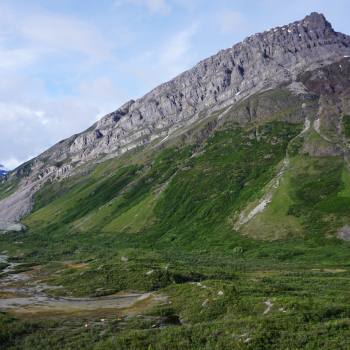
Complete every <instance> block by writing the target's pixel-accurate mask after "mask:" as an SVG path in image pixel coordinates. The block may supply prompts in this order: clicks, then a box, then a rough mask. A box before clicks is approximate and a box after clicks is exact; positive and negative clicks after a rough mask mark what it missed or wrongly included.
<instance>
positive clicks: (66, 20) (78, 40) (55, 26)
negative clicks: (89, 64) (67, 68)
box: [17, 13, 111, 59]
mask: <svg viewBox="0 0 350 350" xmlns="http://www.w3.org/2000/svg"><path fill="white" fill-rule="evenodd" d="M17 29H18V31H19V33H20V34H21V35H22V36H23V37H24V38H25V39H27V40H28V41H29V44H33V45H34V46H38V47H39V48H40V49H41V50H47V51H54V52H66V51H70V52H80V53H82V54H85V55H87V56H89V57H91V58H94V59H104V58H106V57H108V55H109V53H110V52H109V51H110V48H111V45H110V44H109V43H107V42H106V40H105V39H104V37H103V35H102V34H101V33H99V31H98V30H97V29H96V28H95V27H94V26H92V25H91V24H89V23H87V22H84V21H82V20H79V19H76V18H74V17H71V16H63V15H57V14H51V13H37V14H34V15H31V16H28V17H25V18H24V19H23V21H21V22H20V23H19V24H18V27H17Z"/></svg>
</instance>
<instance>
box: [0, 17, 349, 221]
mask: <svg viewBox="0 0 350 350" xmlns="http://www.w3.org/2000/svg"><path fill="white" fill-rule="evenodd" d="M348 55H350V37H349V36H347V35H344V34H341V33H337V32H335V31H334V30H333V28H332V26H331V25H330V23H329V22H327V20H326V19H325V18H324V16H323V15H321V14H318V13H312V14H311V15H309V16H307V17H305V18H304V19H303V20H301V21H298V22H294V23H291V24H289V25H286V26H283V27H277V28H273V29H271V30H268V31H265V32H263V33H258V34H255V35H252V36H250V37H248V38H246V39H245V40H244V41H243V42H241V43H238V44H236V45H234V46H233V47H232V48H229V49H226V50H222V51H220V52H219V53H217V54H216V55H214V56H212V57H209V58H207V59H205V60H203V61H201V62H199V63H198V64H197V65H196V66H194V67H193V68H192V69H190V70H188V71H186V72H184V73H182V74H180V75H179V76H177V77H176V78H174V79H172V80H170V81H169V82H167V83H164V84H162V85H160V86H158V87H156V88H155V89H154V90H152V91H151V92H149V93H148V94H146V95H145V96H143V97H142V98H140V99H137V100H135V101H134V100H131V101H129V102H127V103H126V104H124V105H123V106H122V107H120V108H119V109H118V110H116V111H115V112H113V113H110V114H108V115H106V116H105V117H103V118H102V119H101V120H100V121H98V122H97V123H95V124H94V125H92V126H91V127H90V128H89V129H87V130H86V131H84V132H82V133H80V134H78V135H73V136H72V137H70V138H68V139H66V140H63V141H61V142H59V143H58V144H56V145H55V146H53V147H52V148H50V149H49V150H47V151H46V152H44V153H43V154H41V155H39V156H38V157H36V158H35V159H33V160H31V161H30V162H28V163H26V164H24V165H22V166H20V167H19V168H18V169H16V176H20V177H22V180H21V183H20V184H19V187H18V190H17V191H16V192H15V193H14V194H12V195H11V196H9V197H7V198H5V199H3V200H2V201H1V202H0V219H2V220H6V221H10V222H11V221H18V220H19V219H20V218H21V217H23V216H24V215H26V214H27V213H29V212H30V210H31V208H32V198H33V194H34V193H35V192H36V191H38V189H40V188H41V186H42V185H43V184H44V183H45V182H46V181H48V180H50V181H52V180H59V179H61V178H64V177H66V176H69V175H71V174H72V172H74V169H76V167H77V166H78V165H81V164H83V163H85V162H89V161H97V160H100V159H101V158H104V159H105V158H111V157H115V156H117V155H120V154H122V153H124V152H126V151H128V150H131V149H133V148H135V147H137V146H141V145H145V144H147V143H149V142H151V141H152V140H154V139H157V138H159V137H162V138H164V137H165V136H167V135H170V134H171V133H173V132H174V131H176V130H177V129H179V128H182V127H184V126H189V125H191V124H192V123H193V122H195V121H196V120H198V119H199V118H202V117H205V116H206V115H208V114H209V113H210V112H212V111H214V110H218V109H221V108H223V107H225V106H228V105H231V104H234V103H236V102H238V101H241V100H243V99H245V98H247V97H249V96H251V95H253V94H255V93H256V92H259V91H264V90H268V89H271V88H274V87H276V86H279V85H281V84H287V85H289V87H290V89H291V90H292V91H294V92H295V93H302V92H304V91H303V89H304V86H302V85H301V84H297V85H296V84H293V82H295V81H296V80H297V77H298V75H299V74H300V73H302V72H305V71H308V70H313V69H316V68H318V67H321V66H322V65H325V64H329V63H332V62H335V61H337V60H339V59H340V58H342V57H344V56H348ZM246 122H248V120H247V121H246ZM12 176H14V174H12ZM10 177H11V174H10Z"/></svg>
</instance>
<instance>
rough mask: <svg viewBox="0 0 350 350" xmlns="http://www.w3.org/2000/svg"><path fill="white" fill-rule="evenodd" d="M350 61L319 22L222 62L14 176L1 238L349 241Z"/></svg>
mask: <svg viewBox="0 0 350 350" xmlns="http://www.w3.org/2000/svg"><path fill="white" fill-rule="evenodd" d="M349 54H350V38H349V37H348V36H346V35H344V34H340V33H337V32H335V31H334V30H333V28H332V27H331V25H330V24H329V23H328V22H327V21H326V20H325V18H324V17H323V16H322V15H320V14H317V13H312V14H311V15H310V16H307V17H306V18H305V19H304V20H302V21H300V22H295V23H292V24H290V25H288V26H284V27H279V28H274V29H272V30H269V31H267V32H263V33H259V34H256V35H254V36H251V37H249V38H247V39H245V40H244V41H243V42H242V43H239V44H237V45H235V46H233V47H232V48H231V49H227V50H224V51H221V52H219V53H218V54H217V55H215V56H213V57H210V58H209V59H206V60H204V61H202V62H200V63H199V64H198V65H196V66H195V67H194V68H193V69H191V70H189V71H187V72H185V73H183V74H181V75H180V76H178V77H176V78H175V79H173V80H171V81H169V82H167V83H165V84H163V85H161V86H159V87H157V88H156V89H154V90H153V91H151V92H150V93H149V94H147V95H145V96H144V97H143V98H141V99H139V100H137V101H130V102H128V103H126V104H125V105H124V106H122V107H121V108H120V109H118V110H117V111H116V112H113V113H111V114H109V115H107V116H105V117H103V118H102V119H101V120H100V121H99V122H97V123H96V124H94V125H93V126H91V128H89V129H88V130H86V131H85V132H83V133H81V134H78V135H74V136H72V137H70V138H69V139H67V140H64V141H61V142H60V143H58V144H57V145H55V146H53V147H52V148H51V149H49V150H47V151H46V152H44V153H43V154H41V155H40V156H38V157H37V158H34V159H33V160H31V161H29V162H27V163H25V164H23V165H22V166H20V167H18V168H17V169H16V170H15V171H13V172H11V173H10V175H9V176H8V177H7V180H6V181H3V182H2V183H1V187H0V188H1V194H0V196H1V197H0V198H2V200H1V201H0V221H1V222H2V227H3V229H6V227H13V223H14V222H17V221H18V220H21V219H23V222H24V223H25V224H26V225H27V226H28V228H29V230H34V231H35V230H47V229H48V228H50V229H52V230H54V229H63V227H64V230H70V231H83V232H84V231H89V232H90V231H91V232H94V233H98V232H101V231H103V232H124V231H127V232H129V233H137V232H142V233H144V234H146V235H143V237H149V238H150V239H154V240H156V241H159V242H164V243H166V244H167V243H168V242H173V241H176V242H183V241H184V242H186V244H190V245H191V244H195V242H196V237H197V238H200V239H201V240H204V241H207V240H208V241H210V242H211V244H213V243H214V242H218V241H220V242H222V240H221V239H224V237H225V235H230V233H232V232H234V231H239V232H241V233H243V234H246V235H249V236H252V237H254V238H258V239H259V238H261V239H273V238H281V237H287V236H290V235H305V234H308V233H310V232H313V230H316V231H318V232H322V234H325V235H333V236H334V235H338V237H342V238H345V239H346V238H347V237H348V236H349V227H350V226H349V225H350V222H348V214H349V212H348V210H347V209H346V208H348V207H349V206H348V204H349V203H350V202H349V198H350V195H349V193H348V191H350V189H349V188H348V185H349V181H350V179H349V171H348V153H349V151H348V149H349V148H348V137H349V124H350V122H349V120H348V119H349V118H350V117H349V115H350V107H349V86H350V84H349V77H350V74H349V65H350V62H349V61H350V59H349V58H348V56H349ZM326 169H328V171H326ZM330 170H332V171H330ZM331 218H332V219H331ZM15 227H20V229H23V226H21V225H20V226H18V225H17V226H15ZM221 236H222V237H221ZM220 237H221V238H220Z"/></svg>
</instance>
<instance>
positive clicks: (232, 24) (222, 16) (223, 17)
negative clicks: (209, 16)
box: [216, 11, 246, 34]
mask: <svg viewBox="0 0 350 350" xmlns="http://www.w3.org/2000/svg"><path fill="white" fill-rule="evenodd" d="M216 24H217V26H218V27H219V30H220V31H221V33H224V34H231V33H236V32H241V31H243V30H244V29H245V27H246V21H245V18H244V16H243V14H242V13H240V12H237V11H224V12H220V13H219V14H217V15H216Z"/></svg>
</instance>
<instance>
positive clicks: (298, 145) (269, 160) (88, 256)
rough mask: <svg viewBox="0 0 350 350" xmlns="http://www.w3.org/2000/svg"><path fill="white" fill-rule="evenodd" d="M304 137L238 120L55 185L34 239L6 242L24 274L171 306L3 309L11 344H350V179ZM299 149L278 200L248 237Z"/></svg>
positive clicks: (46, 190)
mask: <svg viewBox="0 0 350 350" xmlns="http://www.w3.org/2000/svg"><path fill="white" fill-rule="evenodd" d="M281 94H282V97H281V96H276V95H274V94H273V93H271V92H269V94H267V95H266V96H265V97H264V98H266V99H269V100H270V99H274V98H276V101H280V100H281V99H282V98H283V96H284V94H285V92H283V93H281ZM253 102H254V101H253ZM253 102H251V103H252V105H251V106H253V107H254V108H257V106H258V105H259V106H260V107H261V106H263V105H264V104H263V103H262V102H261V101H260V102H254V103H253ZM292 102H293V101H292ZM292 102H291V103H292ZM293 103H294V102H293ZM281 108H282V106H278V108H277V107H276V112H275V111H272V113H271V116H272V117H271V119H276V118H277V116H276V113H278V112H277V110H278V109H279V110H281ZM284 111H285V113H286V114H285V115H287V116H289V115H290V114H291V113H294V112H295V110H293V109H290V106H289V104H286V105H285V109H284ZM282 117H283V115H278V118H277V119H283V118H282ZM266 120H270V118H266ZM205 127H206V124H205V123H202V124H201V125H200V128H199V129H198V130H197V132H198V134H200V135H202V134H203V133H204V132H206V131H207V130H204V131H203V128H205ZM301 129H302V126H301V125H299V124H292V123H287V122H283V121H271V122H262V121H261V120H260V121H259V123H257V124H251V125H248V126H247V127H245V128H243V127H240V126H238V125H237V124H234V123H232V122H231V120H230V116H228V120H226V121H225V123H223V125H221V126H216V129H215V130H214V131H210V133H209V134H210V135H209V137H205V138H202V137H199V136H198V137H197V136H196V134H195V132H193V133H192V134H191V137H190V139H191V142H181V143H179V144H176V142H173V143H172V144H171V146H169V147H165V148H163V149H161V150H157V149H153V150H150V149H148V150H140V151H135V152H134V153H133V154H132V155H131V156H129V158H125V159H124V160H123V159H119V160H110V161H107V162H104V163H101V164H99V165H98V166H97V167H96V168H94V169H89V171H87V175H86V176H83V177H81V176H80V177H78V176H77V177H74V178H69V179H66V180H64V181H62V182H56V183H53V184H47V185H46V186H44V187H43V188H42V189H41V190H40V191H39V192H38V194H37V196H36V198H35V207H34V211H33V213H32V214H30V215H29V216H28V217H27V218H26V219H25V220H24V223H25V224H26V225H27V226H28V227H29V231H28V232H27V233H25V234H20V233H15V234H7V235H0V246H1V250H6V251H7V252H8V254H10V255H11V256H12V259H16V262H19V263H22V264H24V265H22V268H23V269H25V268H26V269H30V268H31V267H30V266H32V265H34V264H36V265H39V264H40V265H41V268H42V279H43V281H44V282H46V283H48V284H52V285H61V286H63V288H61V289H54V290H52V291H51V293H52V294H54V295H56V296H59V295H64V296H87V295H90V296H101V295H110V294H112V293H116V292H120V291H153V292H155V293H159V294H161V295H166V296H168V298H169V301H170V302H171V303H167V304H165V305H158V306H156V307H154V308H151V309H147V310H144V311H143V312H142V313H141V315H140V314H137V313H136V314H131V315H130V316H128V317H124V318H121V319H120V318H118V317H116V316H115V315H113V317H111V316H109V317H108V318H107V320H106V321H104V322H102V321H101V320H100V318H101V316H100V315H101V312H100V313H99V315H96V316H91V315H88V316H87V315H79V314H75V315H73V316H67V315H65V316H60V317H51V318H50V319H49V320H48V319H47V318H45V317H39V316H37V315H33V316H32V317H30V318H28V319H26V318H23V317H21V316H16V317H14V316H12V315H10V314H5V313H2V314H0V344H1V345H2V347H3V348H5V349H13V350H14V349H72V348H75V349H118V350H119V349H254V350H256V349H261V350H269V349H271V350H273V349H276V350H277V349H348V344H349V342H350V306H349V303H348V300H349V297H350V264H349V261H350V260H349V258H350V250H349V248H350V245H349V242H343V241H340V240H338V239H336V238H334V237H335V235H336V232H337V230H338V229H339V228H340V227H342V226H344V225H349V224H350V222H349V218H350V175H349V172H348V169H347V168H346V166H345V164H344V161H343V160H342V159H341V158H338V157H323V158H313V157H310V156H308V155H305V154H304V155H303V154H300V152H299V151H300V149H302V146H303V142H304V140H303V138H302V137H300V138H295V137H296V136H297V135H298V134H299V133H300V131H301ZM292 140H293V141H292ZM287 150H288V154H289V157H290V163H289V165H288V167H287V168H286V170H285V172H284V173H283V175H282V176H281V178H280V182H279V186H277V188H276V189H275V191H274V193H273V196H272V200H271V203H270V205H269V206H268V207H267V208H266V210H265V211H263V212H262V213H260V214H258V215H257V216H256V217H255V218H253V219H252V220H251V221H250V222H249V223H247V224H246V225H244V226H243V227H242V229H241V230H240V232H237V231H235V230H234V229H233V227H234V222H235V220H236V219H237V217H238V215H239V213H241V212H242V210H244V209H245V208H247V206H249V205H250V204H251V203H256V202H257V201H258V200H259V199H261V198H262V196H263V195H264V194H265V192H266V188H267V187H268V186H269V184H271V180H272V179H274V178H275V177H276V175H277V174H278V172H279V170H280V168H281V164H282V162H283V159H284V158H285V156H286V152H287ZM146 155H147V156H146ZM0 193H1V192H0ZM15 242H17V243H16V244H15ZM18 242H21V244H18ZM68 262H69V263H68ZM74 263H77V264H81V266H83V268H76V267H75V266H74ZM20 267H21V266H20ZM0 297H1V295H0ZM102 315H103V312H102ZM35 316H36V317H35ZM103 317H104V316H103ZM85 324H88V327H85Z"/></svg>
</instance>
